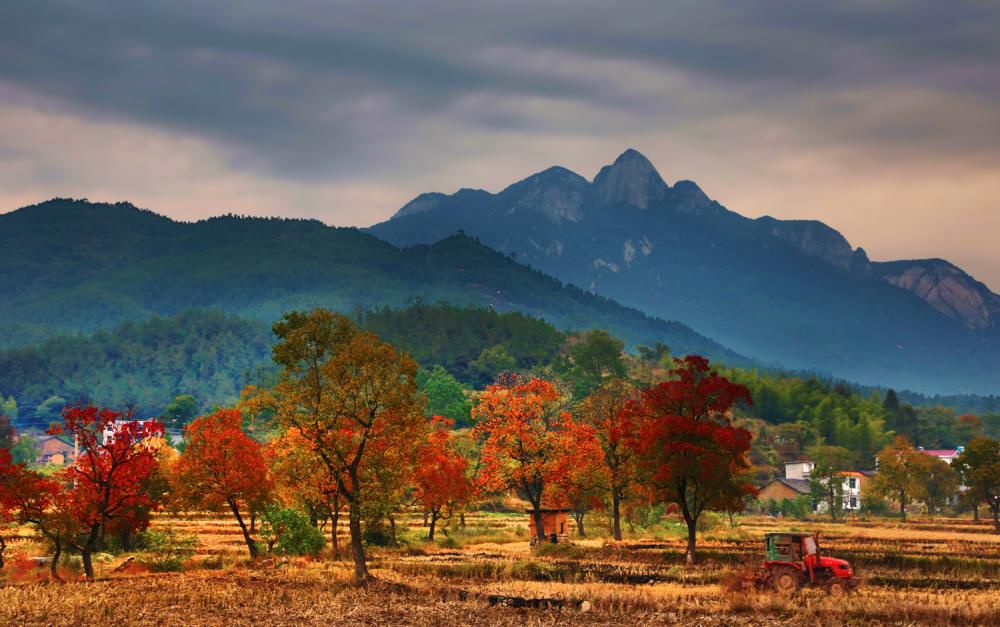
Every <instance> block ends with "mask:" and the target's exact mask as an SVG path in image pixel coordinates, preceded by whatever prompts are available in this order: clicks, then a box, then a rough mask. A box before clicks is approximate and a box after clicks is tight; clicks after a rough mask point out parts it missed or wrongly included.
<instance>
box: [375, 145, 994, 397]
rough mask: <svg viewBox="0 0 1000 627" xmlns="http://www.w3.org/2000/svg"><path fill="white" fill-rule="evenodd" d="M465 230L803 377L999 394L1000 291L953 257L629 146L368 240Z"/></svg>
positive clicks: (397, 220) (425, 209)
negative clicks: (697, 178) (880, 244)
mask: <svg viewBox="0 0 1000 627" xmlns="http://www.w3.org/2000/svg"><path fill="white" fill-rule="evenodd" d="M457 231H462V232H464V233H466V234H468V235H471V236H474V237H476V238H478V239H479V240H480V241H481V242H482V243H483V244H485V245H487V246H490V247H491V248H494V249H496V250H498V251H500V252H502V253H504V254H507V255H511V256H512V257H513V258H515V259H516V260H518V261H520V262H522V263H525V264H527V265H530V266H532V267H534V268H537V269H539V270H541V271H543V272H545V273H547V274H550V275H552V276H554V277H556V278H558V279H560V280H562V281H565V282H567V283H570V284H575V285H578V286H581V287H582V288H584V289H586V290H588V291H590V292H593V293H595V294H600V295H603V296H606V297H608V298H610V299H614V300H615V301H617V302H620V303H622V304H624V305H626V306H630V307H634V308H637V309H639V310H641V311H643V312H645V313H647V314H649V315H651V316H656V317H661V318H664V319H670V320H676V321H678V322H681V323H683V324H686V325H688V326H690V327H692V328H693V329H695V330H696V331H698V332H699V333H703V334H705V335H707V336H709V337H711V338H713V339H714V340H716V341H718V342H720V343H721V344H724V345H726V346H728V347H730V348H732V349H733V350H735V351H737V352H738V353H741V354H745V355H748V356H750V357H752V358H754V359H757V360H760V361H761V362H764V363H767V364H772V365H780V366H781V367H785V368H790V369H818V370H820V371H822V372H824V373H826V374H829V375H832V376H835V377H843V378H847V379H850V380H854V381H858V382H863V383H875V384H882V385H889V386H895V387H908V388H911V389H917V390H922V391H927V392H970V393H995V392H997V390H998V389H1000V377H998V375H997V372H998V366H1000V330H998V324H1000V296H997V295H996V294H994V293H993V292H992V291H990V289H989V288H987V287H986V286H985V285H984V284H982V283H981V282H979V281H977V280H975V279H974V278H972V277H971V276H969V275H968V274H967V273H965V272H964V271H962V270H961V269H960V268H958V267H956V266H954V265H953V264H951V263H949V262H947V261H944V260H941V259H921V260H910V261H889V262H876V261H872V260H870V259H869V258H868V255H867V254H866V253H865V251H864V250H863V249H861V248H854V247H852V246H851V244H850V243H849V242H848V241H847V239H846V238H845V237H844V236H843V235H841V234H840V233H839V232H838V231H836V230H835V229H833V228H831V227H829V226H827V225H826V224H823V223H822V222H818V221H811V220H777V219H774V218H771V217H762V218H758V219H750V218H747V217H744V216H742V215H740V214H738V213H736V212H734V211H730V210H729V209H727V208H726V207H723V206H722V205H721V204H719V203H718V202H716V201H714V200H712V199H711V198H710V197H709V196H708V195H707V194H706V193H705V192H704V191H702V189H701V188H700V187H699V186H698V185H697V184H696V183H694V182H692V181H687V180H682V181H678V182H676V183H675V184H673V185H668V184H667V183H666V182H665V181H664V180H663V178H662V177H661V176H660V174H659V172H657V170H656V168H655V167H653V165H652V164H651V163H650V162H649V160H648V159H646V158H645V157H644V156H643V155H642V154H640V153H639V152H637V151H635V150H627V151H626V152H624V153H623V154H622V155H621V156H619V157H618V158H617V159H616V160H615V161H614V163H613V164H611V165H608V166H605V167H603V168H602V169H601V170H600V171H599V172H598V174H597V175H596V176H595V177H594V179H593V180H590V181H588V180H587V179H585V178H584V177H582V176H580V175H578V174H576V173H574V172H572V171H570V170H567V169H565V168H562V167H552V168H549V169H547V170H544V171H542V172H539V173H537V174H534V175H532V176H529V177H528V178H526V179H524V180H522V181H519V182H517V183H514V184H513V185H511V186H509V187H507V188H506V189H504V190H502V191H500V192H499V193H495V194H494V193H489V192H486V191H483V190H477V189H461V190H459V191H458V192H456V193H454V194H451V195H445V194H440V193H425V194H421V195H420V196H418V197H416V198H415V199H414V200H412V201H411V202H409V203H407V204H406V205H405V206H403V207H402V208H401V209H399V211H397V212H396V214H395V215H394V216H393V217H392V218H391V219H389V220H387V221H385V222H382V223H380V224H376V225H374V226H372V227H371V228H370V229H368V232H369V233H372V234H373V235H376V236H377V237H379V238H381V239H383V240H386V241H388V242H390V243H392V244H395V245H397V246H403V247H406V246H414V245H420V244H430V243H433V242H437V241H439V240H441V239H442V238H445V237H448V236H449V235H452V234H454V233H455V232H457Z"/></svg>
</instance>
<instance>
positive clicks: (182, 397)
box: [163, 394, 198, 429]
mask: <svg viewBox="0 0 1000 627" xmlns="http://www.w3.org/2000/svg"><path fill="white" fill-rule="evenodd" d="M197 415H198V401H196V400H194V397H193V396H191V395H190V394H178V395H177V396H175V397H174V400H172V401H170V403H169V404H168V405H167V406H166V408H165V409H164V410H163V417H164V418H165V419H166V420H165V421H166V423H167V426H168V427H170V428H173V429H179V428H181V427H184V426H185V425H186V424H188V423H189V422H191V421H192V420H194V419H195V417H196V416H197Z"/></svg>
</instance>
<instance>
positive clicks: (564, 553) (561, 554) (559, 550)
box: [535, 542, 587, 560]
mask: <svg viewBox="0 0 1000 627" xmlns="http://www.w3.org/2000/svg"><path fill="white" fill-rule="evenodd" d="M586 554H587V551H586V549H584V548H583V547H579V546H574V545H572V544H569V543H568V542H560V543H558V544H552V543H545V544H539V545H538V546H536V547H535V556H536V557H557V558H563V559H575V560H579V559H583V558H584V557H585V556H586Z"/></svg>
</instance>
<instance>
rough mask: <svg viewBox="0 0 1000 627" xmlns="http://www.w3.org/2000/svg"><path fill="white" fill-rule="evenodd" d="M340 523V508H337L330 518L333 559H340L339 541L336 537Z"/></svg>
mask: <svg viewBox="0 0 1000 627" xmlns="http://www.w3.org/2000/svg"><path fill="white" fill-rule="evenodd" d="M339 522H340V507H339V506H338V507H337V508H335V509H334V510H333V515H332V516H331V517H330V526H331V527H332V529H331V530H330V540H331V541H332V542H333V559H335V560H339V559H340V539H339V538H338V537H337V527H338V523H339Z"/></svg>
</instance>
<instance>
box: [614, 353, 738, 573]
mask: <svg viewBox="0 0 1000 627" xmlns="http://www.w3.org/2000/svg"><path fill="white" fill-rule="evenodd" d="M674 361H675V364H676V368H674V369H673V370H671V371H670V374H671V376H672V378H671V379H670V380H668V381H664V382H662V383H660V384H658V385H655V386H653V387H651V388H649V389H647V390H644V391H643V394H642V398H641V400H639V401H638V402H636V403H634V404H633V405H632V407H631V409H630V412H631V413H632V414H633V415H634V417H635V419H636V420H637V423H638V429H637V430H636V432H635V434H634V435H633V436H632V437H631V438H630V439H629V446H631V447H632V448H633V450H635V452H636V454H637V456H638V457H637V460H638V463H639V465H640V468H641V469H642V471H643V472H644V479H645V481H646V483H647V486H648V487H649V488H650V489H651V490H652V492H653V494H655V495H656V498H659V499H662V500H664V501H666V502H668V503H676V504H677V506H678V508H679V509H680V511H681V514H682V516H683V517H684V522H685V523H686V525H687V529H688V544H687V554H686V557H687V561H688V563H694V561H695V559H696V556H695V547H696V530H697V524H698V519H699V518H700V516H701V514H702V513H703V512H705V511H707V510H718V511H739V510H741V509H742V508H743V498H744V497H745V496H747V495H751V494H754V493H755V492H756V490H755V489H754V487H753V485H752V484H751V483H750V482H749V481H747V479H746V473H747V471H748V470H749V468H750V463H749V460H748V457H747V453H748V452H749V450H750V441H751V438H752V436H751V434H750V432H749V431H747V430H745V429H741V428H738V427H734V426H733V424H732V420H731V417H730V410H731V409H732V407H733V406H734V405H735V404H736V403H738V402H742V403H746V404H750V403H751V402H752V401H751V398H750V392H749V390H748V389H747V388H746V386H743V385H739V384H735V383H732V382H730V381H729V380H728V379H726V378H725V377H722V376H719V375H718V374H717V373H715V372H714V371H712V370H711V367H710V366H709V362H708V360H707V359H705V358H703V357H699V356H697V355H689V356H687V357H684V358H683V359H675V360H674Z"/></svg>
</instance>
